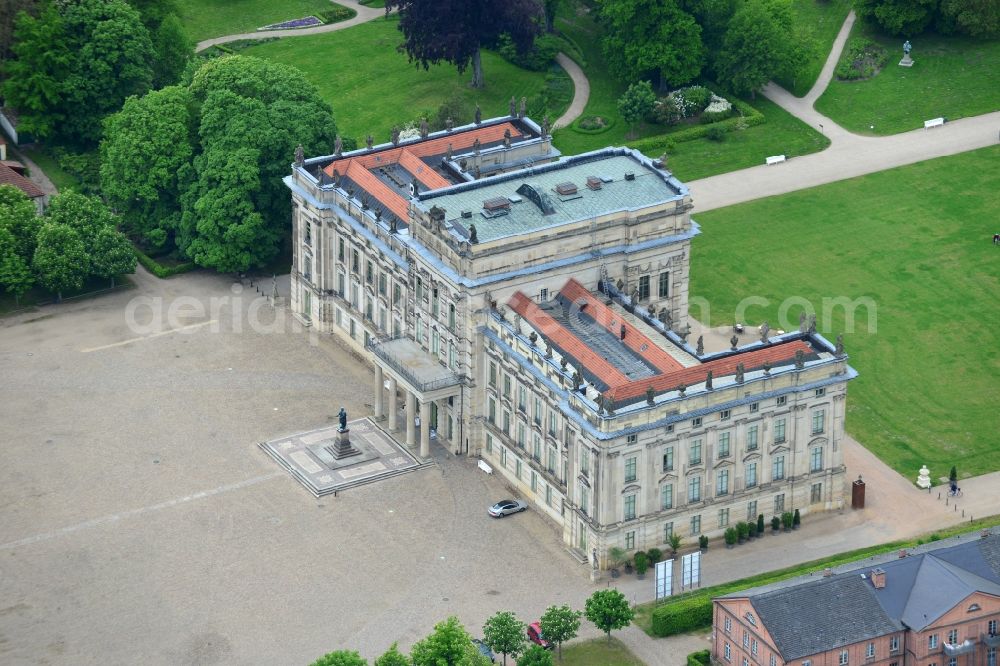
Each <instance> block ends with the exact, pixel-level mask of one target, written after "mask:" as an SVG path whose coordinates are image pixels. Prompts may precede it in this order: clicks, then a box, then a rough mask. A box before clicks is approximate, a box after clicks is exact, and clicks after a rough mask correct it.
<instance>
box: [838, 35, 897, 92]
mask: <svg viewBox="0 0 1000 666" xmlns="http://www.w3.org/2000/svg"><path fill="white" fill-rule="evenodd" d="M888 60H889V52H888V51H886V50H885V47H883V46H882V45H881V44H877V43H875V42H873V41H872V40H870V39H866V38H864V37H855V38H853V39H851V40H850V41H849V42H847V48H845V49H844V55H843V57H842V58H841V59H840V63H838V64H837V69H836V70H835V71H834V74H835V75H836V77H837V78H838V79H840V80H841V81H857V80H860V79H870V78H871V77H873V76H875V75H876V74H878V72H879V70H880V69H882V67H884V66H885V63H886V62H887V61H888Z"/></svg>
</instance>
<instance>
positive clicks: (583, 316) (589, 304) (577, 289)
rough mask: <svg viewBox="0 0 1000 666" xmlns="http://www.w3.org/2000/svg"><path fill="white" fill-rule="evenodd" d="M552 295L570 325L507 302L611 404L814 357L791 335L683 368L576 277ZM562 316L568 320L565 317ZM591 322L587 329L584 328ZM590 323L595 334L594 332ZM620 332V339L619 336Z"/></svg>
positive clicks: (524, 301)
mask: <svg viewBox="0 0 1000 666" xmlns="http://www.w3.org/2000/svg"><path fill="white" fill-rule="evenodd" d="M555 300H556V301H558V302H560V303H562V304H563V307H566V306H567V305H569V307H571V308H572V309H573V310H574V314H573V316H575V317H576V319H577V325H576V326H575V327H574V330H570V329H569V327H568V326H567V325H565V324H564V323H561V322H560V321H557V320H556V318H554V317H552V316H551V315H549V314H548V313H547V312H546V311H545V309H543V307H541V306H539V305H538V304H536V303H535V302H534V301H532V300H531V299H530V298H528V297H527V296H525V295H524V294H523V293H521V292H517V293H516V294H514V296H513V297H511V299H510V301H509V302H508V305H510V307H511V308H512V309H513V310H514V311H515V312H516V313H517V314H519V315H520V316H521V317H523V318H524V319H525V320H526V321H527V322H528V323H529V324H531V325H532V326H533V327H534V328H535V329H536V330H537V331H538V332H539V334H541V336H542V337H543V338H544V339H546V340H547V341H549V342H550V343H551V344H552V345H553V346H554V347H555V348H556V349H558V350H559V352H560V354H562V355H564V356H568V357H569V358H571V359H573V361H574V365H575V366H577V367H579V368H581V374H582V375H583V376H584V377H585V378H586V379H587V380H589V381H591V382H593V383H594V384H595V386H597V387H598V389H599V390H600V391H601V393H602V394H603V395H604V396H605V397H606V398H610V399H611V400H613V401H614V402H615V403H616V404H627V403H630V402H634V401H635V400H636V399H638V398H642V397H644V396H645V395H646V392H647V391H648V390H649V389H650V388H652V389H653V392H654V393H655V394H660V393H664V392H667V391H672V390H676V389H677V388H678V387H680V386H681V385H684V386H692V385H694V384H699V383H702V382H704V381H705V380H706V379H707V376H708V372H709V371H711V372H712V375H713V377H715V378H716V379H718V378H721V377H725V376H728V375H734V374H735V373H736V371H737V366H738V365H739V364H740V363H742V364H743V366H744V370H745V371H747V372H749V371H751V370H754V369H758V368H760V367H762V366H763V365H764V364H765V363H767V364H769V365H770V366H771V367H776V366H780V365H783V364H791V363H794V361H795V354H796V352H798V351H801V352H803V354H804V356H805V357H806V358H808V359H812V358H816V353H815V351H814V350H813V349H812V347H810V346H809V345H808V344H807V343H806V342H804V341H802V340H792V341H788V342H782V343H778V344H775V345H772V346H768V347H764V348H762V349H755V350H749V351H745V352H740V353H735V354H732V355H729V356H726V357H724V358H718V359H714V360H710V361H707V362H705V363H701V364H699V365H695V366H692V367H688V368H685V367H683V366H682V365H681V364H680V363H678V362H677V361H676V360H675V359H674V358H673V357H671V356H670V354H668V353H667V352H666V351H665V350H664V349H663V348H662V347H660V346H659V345H657V344H656V343H655V342H653V341H652V340H651V339H650V338H649V337H647V336H646V335H645V334H643V333H642V331H640V330H639V329H638V328H636V327H635V326H633V325H632V324H630V323H628V322H626V321H624V319H623V315H621V314H619V313H617V312H615V311H614V310H612V309H610V308H609V307H608V306H606V305H605V304H604V303H603V301H601V299H599V298H597V297H596V296H594V295H593V294H592V293H591V292H590V291H588V290H587V288H586V287H584V286H583V285H582V284H580V283H579V282H578V281H576V280H575V279H572V278H571V279H570V280H569V281H568V282H567V283H566V284H565V285H564V286H563V287H562V289H561V290H560V291H559V294H558V296H557V297H556V299H555ZM563 319H564V321H567V322H569V321H570V320H569V319H568V318H567V317H565V316H564V317H563ZM581 320H582V323H581ZM590 323H592V328H591V330H588V328H587V325H588V324H590ZM593 327H596V328H597V329H598V330H599V333H597V334H595V333H594V331H593ZM623 331H624V334H625V336H624V339H623V338H622V337H621V336H622V332H623ZM600 333H603V334H604V335H601V334H600ZM609 339H610V340H611V342H612V343H613V344H610V345H609ZM616 347H617V348H616ZM636 363H640V364H642V366H643V367H645V368H649V369H650V371H649V372H642V369H643V367H640V366H638V365H636Z"/></svg>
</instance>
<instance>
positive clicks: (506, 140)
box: [503, 127, 510, 148]
mask: <svg viewBox="0 0 1000 666" xmlns="http://www.w3.org/2000/svg"><path fill="white" fill-rule="evenodd" d="M503 147H504V148H510V128H509V127H508V128H507V129H505V130H504V131H503Z"/></svg>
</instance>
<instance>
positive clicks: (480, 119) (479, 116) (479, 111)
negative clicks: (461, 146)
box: [475, 104, 483, 125]
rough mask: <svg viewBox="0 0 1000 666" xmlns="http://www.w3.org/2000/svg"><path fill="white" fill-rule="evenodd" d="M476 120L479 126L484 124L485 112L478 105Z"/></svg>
mask: <svg viewBox="0 0 1000 666" xmlns="http://www.w3.org/2000/svg"><path fill="white" fill-rule="evenodd" d="M475 120H476V124H477V125H481V124H482V122H483V111H482V109H480V108H479V105H478V104H476V115H475Z"/></svg>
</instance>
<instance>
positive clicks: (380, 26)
mask: <svg viewBox="0 0 1000 666" xmlns="http://www.w3.org/2000/svg"><path fill="white" fill-rule="evenodd" d="M397 24H398V20H397V19H396V18H395V16H393V18H391V19H389V20H383V19H377V20H375V21H372V22H370V23H364V24H362V25H358V26H355V27H353V28H348V29H347V30H342V31H339V32H333V33H327V34H321V35H310V36H307V37H298V38H296V39H282V40H279V41H276V42H269V43H267V44H262V45H260V46H252V47H250V48H247V49H245V50H243V51H242V53H243V54H245V55H251V56H256V57H259V58H267V59H269V60H274V61H276V62H282V63H285V64H288V65H294V66H295V67H298V68H299V69H301V70H302V71H303V72H304V73H305V75H306V76H307V77H308V78H309V80H310V81H312V82H313V83H314V84H315V85H316V87H317V88H319V91H320V94H321V95H322V96H323V98H324V99H325V100H327V101H328V102H329V103H330V105H331V106H332V107H333V114H334V117H335V118H336V119H337V126H338V129H339V130H340V131H341V134H343V135H344V136H350V137H355V138H356V139H358V142H359V143H361V144H362V145H363V143H364V137H365V135H367V134H368V133H369V132H371V133H372V135H373V136H374V137H375V141H376V143H379V142H384V141H388V140H389V134H390V132H391V130H392V127H393V125H397V124H403V123H405V122H407V121H418V122H419V118H420V117H421V116H433V115H435V114H436V112H437V110H438V108H439V107H440V106H441V104H442V103H443V102H444V101H446V100H447V99H448V98H449V97H450V96H451V95H455V94H458V95H461V96H462V97H463V98H464V99H466V100H467V101H468V102H469V103H470V105H471V104H473V103H476V102H478V103H479V105H480V107H481V108H482V112H483V117H484V118H490V117H493V116H499V115H506V114H507V108H508V106H507V101H508V100H509V99H510V96H511V95H514V96H516V97H517V98H518V99H520V98H521V97H522V96H525V97H528V98H529V99H531V98H532V97H534V96H535V95H536V94H538V92H539V91H540V90H541V89H542V88H543V86H544V85H545V74H544V73H542V72H529V71H526V70H523V69H520V68H519V67H515V66H514V65H511V64H510V63H508V62H506V61H504V60H503V59H501V58H500V57H499V56H497V55H495V54H493V53H489V52H484V53H483V74H484V77H485V78H486V88H484V89H483V90H474V89H472V88H470V87H469V86H468V82H469V79H470V77H471V72H469V71H468V70H466V72H465V73H463V74H459V73H458V71H457V70H456V69H455V67H453V66H452V65H448V64H442V65H439V66H432V67H431V68H430V70H428V71H424V70H423V69H417V68H416V67H414V65H413V64H411V63H410V62H409V61H408V60H407V57H406V55H405V54H401V53H398V52H397V51H396V46H397V45H398V44H399V43H400V42H401V41H402V34H401V33H400V32H399V30H397V29H396V26H397ZM561 112H562V111H561V110H560V111H559V112H558V113H561ZM558 113H556V114H555V115H553V116H552V118H555V117H557V116H558ZM538 120H541V119H538ZM455 121H456V124H463V123H468V122H472V118H471V117H469V118H456V119H455Z"/></svg>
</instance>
